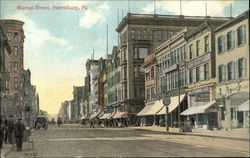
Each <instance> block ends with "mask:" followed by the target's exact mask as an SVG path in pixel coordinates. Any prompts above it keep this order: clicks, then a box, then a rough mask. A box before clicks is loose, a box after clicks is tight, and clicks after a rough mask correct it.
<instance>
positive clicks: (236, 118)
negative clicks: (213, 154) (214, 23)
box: [215, 11, 249, 129]
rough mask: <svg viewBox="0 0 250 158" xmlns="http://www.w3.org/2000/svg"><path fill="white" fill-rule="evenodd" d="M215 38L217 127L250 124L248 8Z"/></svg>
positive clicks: (234, 126)
mask: <svg viewBox="0 0 250 158" xmlns="http://www.w3.org/2000/svg"><path fill="white" fill-rule="evenodd" d="M215 41H216V42H215V46H216V51H215V52H216V75H217V77H216V82H217V86H216V98H217V101H218V102H219V103H220V106H219V111H218V127H219V128H226V129H231V128H237V127H249V11H247V12H244V13H243V14H241V15H239V16H237V17H236V18H234V19H232V20H230V21H229V22H227V23H225V24H223V25H222V26H220V27H218V28H217V29H216V31H215Z"/></svg>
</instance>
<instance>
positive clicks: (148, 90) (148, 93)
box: [147, 88, 150, 100]
mask: <svg viewBox="0 0 250 158" xmlns="http://www.w3.org/2000/svg"><path fill="white" fill-rule="evenodd" d="M147 99H148V100H150V88H148V89H147Z"/></svg>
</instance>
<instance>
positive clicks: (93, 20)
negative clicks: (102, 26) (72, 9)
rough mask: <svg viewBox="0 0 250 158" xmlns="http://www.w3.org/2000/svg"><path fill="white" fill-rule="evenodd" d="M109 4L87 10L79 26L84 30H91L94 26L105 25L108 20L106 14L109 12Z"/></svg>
mask: <svg viewBox="0 0 250 158" xmlns="http://www.w3.org/2000/svg"><path fill="white" fill-rule="evenodd" d="M109 8H110V7H109V5H108V4H107V2H105V3H103V4H100V5H99V6H97V7H95V8H93V9H90V8H88V10H86V11H85V12H84V14H83V17H82V18H81V19H80V21H79V25H80V26H81V27H84V28H88V29H89V28H91V27H92V26H93V25H95V24H98V23H103V22H105V20H106V16H105V14H106V12H107V11H108V10H109Z"/></svg>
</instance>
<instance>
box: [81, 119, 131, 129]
mask: <svg viewBox="0 0 250 158" xmlns="http://www.w3.org/2000/svg"><path fill="white" fill-rule="evenodd" d="M81 124H83V125H87V124H89V125H90V128H95V127H128V119H125V118H120V119H112V118H111V119H103V120H102V119H99V118H92V119H84V120H82V121H81Z"/></svg>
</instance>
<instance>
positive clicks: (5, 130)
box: [3, 116, 8, 144]
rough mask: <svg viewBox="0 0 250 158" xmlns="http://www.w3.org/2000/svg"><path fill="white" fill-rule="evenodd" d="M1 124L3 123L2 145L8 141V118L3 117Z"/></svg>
mask: <svg viewBox="0 0 250 158" xmlns="http://www.w3.org/2000/svg"><path fill="white" fill-rule="evenodd" d="M3 122H4V126H5V129H4V143H5V144H7V140H8V118H7V117H6V116H3Z"/></svg>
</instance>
